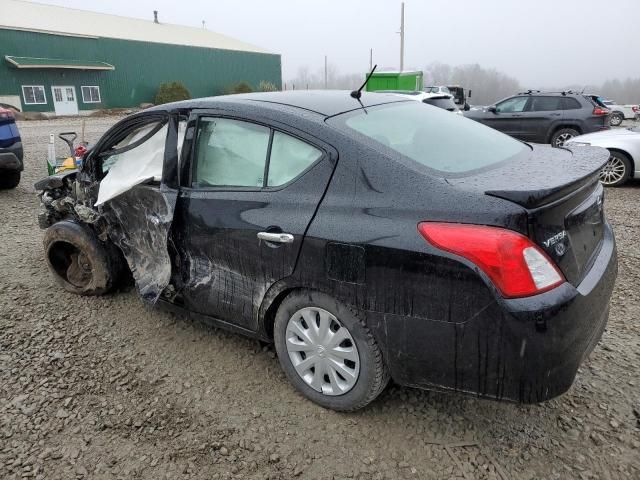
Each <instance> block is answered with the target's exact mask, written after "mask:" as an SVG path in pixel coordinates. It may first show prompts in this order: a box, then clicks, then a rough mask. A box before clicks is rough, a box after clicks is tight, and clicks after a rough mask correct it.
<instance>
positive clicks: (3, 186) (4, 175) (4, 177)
mask: <svg viewBox="0 0 640 480" xmlns="http://www.w3.org/2000/svg"><path fill="white" fill-rule="evenodd" d="M19 183H20V172H15V171H9V172H3V171H0V190H8V189H10V188H16V187H17V186H18V184H19Z"/></svg>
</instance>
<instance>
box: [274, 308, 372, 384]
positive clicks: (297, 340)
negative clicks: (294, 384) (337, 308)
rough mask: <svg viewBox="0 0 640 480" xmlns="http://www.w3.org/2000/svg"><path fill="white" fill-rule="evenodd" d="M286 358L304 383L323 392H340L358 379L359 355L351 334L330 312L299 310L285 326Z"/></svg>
mask: <svg viewBox="0 0 640 480" xmlns="http://www.w3.org/2000/svg"><path fill="white" fill-rule="evenodd" d="M285 335H286V346H287V353H288V354H289V359H290V360H291V363H292V364H293V367H294V368H295V370H296V373H297V374H298V375H299V376H300V378H301V379H302V380H304V382H305V383H306V384H307V385H309V386H310V387H311V388H313V389H314V390H316V391H317V392H320V393H322V394H324V395H343V394H345V393H347V392H348V391H349V390H351V389H352V388H353V387H354V386H355V384H356V382H357V381H358V375H359V373H360V355H359V354H358V348H357V347H356V342H355V341H354V340H353V337H352V336H351V333H349V331H348V330H347V329H346V328H345V327H344V326H343V325H342V323H340V321H339V320H338V319H337V318H336V317H335V316H334V315H333V314H331V313H330V312H328V311H326V310H324V309H322V308H317V307H306V308H303V309H301V310H298V311H297V312H296V313H294V314H293V316H292V317H291V318H290V319H289V323H287V329H286V333H285Z"/></svg>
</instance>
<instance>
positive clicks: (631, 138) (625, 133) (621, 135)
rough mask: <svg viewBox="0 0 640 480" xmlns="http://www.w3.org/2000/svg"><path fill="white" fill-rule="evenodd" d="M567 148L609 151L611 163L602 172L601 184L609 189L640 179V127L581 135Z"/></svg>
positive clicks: (570, 142)
mask: <svg viewBox="0 0 640 480" xmlns="http://www.w3.org/2000/svg"><path fill="white" fill-rule="evenodd" d="M565 146H571V147H578V146H594V147H604V148H606V149H607V150H609V155H610V156H609V161H608V162H607V163H606V164H605V166H604V167H603V168H602V170H601V171H600V182H601V183H602V184H603V185H605V186H607V187H618V186H620V185H622V184H623V183H625V182H626V181H627V180H629V179H630V178H640V127H635V128H616V129H612V130H606V131H603V132H597V133H589V134H587V135H580V136H578V137H573V138H572V139H571V140H568V141H567V142H565Z"/></svg>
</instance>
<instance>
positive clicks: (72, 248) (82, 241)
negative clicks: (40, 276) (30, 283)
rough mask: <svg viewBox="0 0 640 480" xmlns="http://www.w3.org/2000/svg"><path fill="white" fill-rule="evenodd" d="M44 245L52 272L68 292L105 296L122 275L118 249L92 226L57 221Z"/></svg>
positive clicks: (48, 231) (47, 232) (49, 229)
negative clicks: (100, 235)
mask: <svg viewBox="0 0 640 480" xmlns="http://www.w3.org/2000/svg"><path fill="white" fill-rule="evenodd" d="M43 243H44V251H45V258H46V260H47V265H48V266H49V270H50V271H51V273H53V276H54V277H55V279H56V280H57V281H58V283H59V284H60V285H62V287H63V288H64V289H65V290H66V291H68V292H71V293H75V294H78V295H86V296H98V295H103V294H105V293H107V292H109V291H110V290H111V289H112V288H113V287H114V286H115V285H116V284H117V282H118V280H119V278H120V277H121V275H122V263H121V259H120V258H119V255H118V252H117V251H116V247H115V246H113V245H111V244H108V243H104V242H102V241H101V240H100V239H99V238H98V237H97V235H96V234H95V233H94V232H93V230H91V229H90V228H89V227H88V226H85V225H82V224H80V223H78V222H75V221H72V220H63V221H61V222H57V223H55V224H53V225H52V226H50V227H49V228H48V229H47V230H46V232H45V235H44V241H43Z"/></svg>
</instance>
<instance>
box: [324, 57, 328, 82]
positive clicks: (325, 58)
mask: <svg viewBox="0 0 640 480" xmlns="http://www.w3.org/2000/svg"><path fill="white" fill-rule="evenodd" d="M328 87H329V73H328V71H327V56H326V55H325V56H324V89H325V90H326V89H327V88H328Z"/></svg>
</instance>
